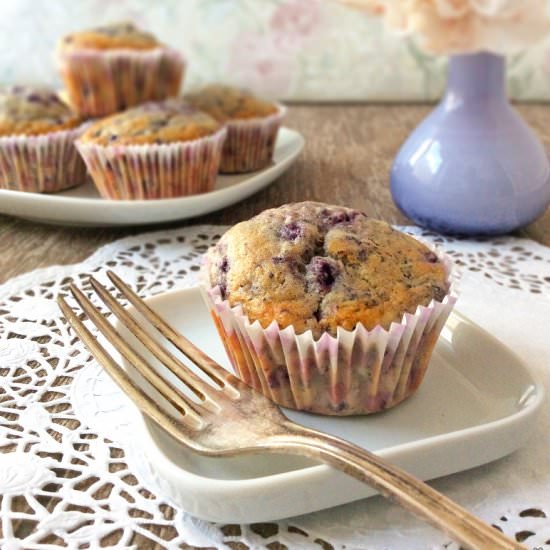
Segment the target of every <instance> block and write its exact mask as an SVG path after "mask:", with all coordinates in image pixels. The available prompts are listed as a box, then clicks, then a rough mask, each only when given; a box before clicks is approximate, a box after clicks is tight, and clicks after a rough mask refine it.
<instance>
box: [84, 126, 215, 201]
mask: <svg viewBox="0 0 550 550" xmlns="http://www.w3.org/2000/svg"><path fill="white" fill-rule="evenodd" d="M225 134H226V130H225V128H221V129H220V130H219V131H217V132H216V133H215V134H212V135H211V136H206V137H202V138H199V139H196V140H193V141H186V142H177V143H166V144H151V145H107V146H104V145H96V144H93V143H86V142H82V141H77V142H76V146H77V148H78V151H79V152H80V154H81V155H82V158H83V159H84V162H85V163H86V166H87V168H88V171H89V172H90V175H91V177H92V180H93V182H94V184H95V185H96V187H97V189H98V191H99V193H100V195H101V196H102V197H103V198H106V199H119V200H124V199H129V200H136V199H163V198H171V197H180V196H184V195H194V194H197V193H205V192H207V191H211V190H212V189H213V188H214V185H215V183H216V177H217V173H218V169H219V165H220V159H221V154H222V147H223V142H224V140H225Z"/></svg>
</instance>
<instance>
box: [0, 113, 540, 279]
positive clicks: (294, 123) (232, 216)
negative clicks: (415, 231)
mask: <svg viewBox="0 0 550 550" xmlns="http://www.w3.org/2000/svg"><path fill="white" fill-rule="evenodd" d="M518 108H519V110H520V111H521V113H522V114H523V115H524V117H525V119H526V120H527V122H529V123H530V124H531V125H532V126H533V127H534V128H535V130H536V131H537V132H538V134H539V135H540V137H541V138H542V140H543V142H544V144H545V146H546V147H547V148H548V149H550V130H548V129H549V128H550V105H549V106H543V105H521V106H519V107H518ZM430 109H431V106H429V105H295V106H291V107H290V109H289V114H288V119H287V122H286V124H287V125H288V126H290V127H291V128H296V129H297V130H299V131H300V132H301V133H302V134H303V135H304V137H305V139H306V146H305V149H304V151H303V153H302V154H301V156H300V157H299V159H298V160H297V162H296V163H295V164H294V165H293V166H292V167H291V168H290V169H289V170H288V172H287V173H286V174H284V175H283V176H281V177H280V178H279V179H278V180H277V182H275V183H274V184H273V185H271V186H270V187H268V188H267V189H265V190H263V191H261V192H259V193H257V194H256V195H254V196H252V197H250V198H248V199H246V200H245V201H243V202H241V203H240V204H237V205H234V206H230V207H228V208H226V209H225V210H222V211H220V212H216V213H213V214H210V215H207V216H202V217H200V218H196V219H193V220H187V221H185V222H177V223H171V224H169V225H164V226H162V225H156V226H141V227H125V228H77V227H56V226H50V225H44V224H39V223H31V222H27V221H25V220H20V219H16V218H11V217H8V216H1V215H0V258H1V260H0V266H1V269H0V283H2V282H4V281H6V280H7V279H9V278H11V277H13V276H14V275H18V274H20V273H25V272H27V271H31V270H33V269H36V268H38V267H43V266H49V265H53V264H70V263H75V262H80V261H82V260H83V259H84V258H86V257H87V256H89V255H90V254H91V253H92V252H94V250H95V249H96V248H98V247H99V246H101V245H102V244H106V243H108V242H111V241H113V240H115V239H118V238H121V237H124V236H127V235H133V234H136V233H140V232H143V231H151V230H154V229H162V227H167V228H168V227H178V226H182V225H185V224H196V223H217V224H233V223H235V222H237V221H240V220H243V219H246V218H249V217H251V216H253V215H254V214H256V213H258V212H260V211H261V210H263V209H265V208H268V207H272V206H277V205H279V204H283V203H285V202H291V201H299V200H306V199H314V200H319V201H324V202H328V203H339V204H343V205H347V206H353V207H356V208H359V209H362V210H364V211H365V212H367V214H369V215H371V216H374V217H378V218H381V219H384V220H387V221H389V222H396V223H406V222H407V219H406V218H405V217H404V216H403V215H402V214H401V213H400V212H399V211H398V210H397V208H396V207H395V205H394V204H393V202H392V200H391V195H390V191H389V184H388V172H389V169H390V166H391V162H392V159H393V157H394V156H395V154H396V152H397V150H398V148H399V146H400V144H401V143H402V142H403V140H404V139H405V138H406V136H407V135H408V134H409V133H410V132H411V131H412V130H413V128H414V127H415V126H416V125H417V124H418V122H419V121H420V120H421V119H422V118H423V117H424V116H425V115H426V114H427V113H428V112H429V111H430ZM521 233H522V234H524V235H527V236H529V237H532V238H533V239H536V240H538V241H539V242H542V243H544V244H547V245H550V210H549V211H547V212H546V214H545V215H544V216H542V218H540V219H539V220H538V221H536V222H535V223H534V224H532V225H530V226H529V227H527V228H526V229H524V230H523V231H521Z"/></svg>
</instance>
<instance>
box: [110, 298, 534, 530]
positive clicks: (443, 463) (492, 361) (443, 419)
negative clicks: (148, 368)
mask: <svg viewBox="0 0 550 550" xmlns="http://www.w3.org/2000/svg"><path fill="white" fill-rule="evenodd" d="M147 302H148V303H149V304H150V305H151V306H152V307H153V308H154V309H155V310H156V311H157V312H158V313H159V314H160V315H161V316H163V317H164V318H165V319H166V320H167V321H168V322H169V323H170V324H172V325H173V326H174V327H175V328H176V329H177V330H179V331H180V332H182V333H183V334H184V335H186V336H187V337H188V338H189V339H190V340H191V341H193V342H194V343H195V344H196V345H197V346H199V347H200V348H201V349H203V350H204V351H205V352H207V353H208V354H209V355H211V356H212V357H213V358H214V359H215V360H217V361H218V362H219V363H220V364H222V365H223V366H224V367H226V368H229V369H230V363H229V360H228V358H227V355H226V353H225V350H224V348H223V345H222V343H221V341H220V340H219V338H218V334H217V332H216V329H215V327H214V324H213V322H212V320H211V318H210V315H209V312H208V310H207V308H206V306H205V305H204V303H203V301H202V297H201V295H200V291H199V290H198V289H197V288H191V289H184V290H176V291H171V292H168V293H164V294H160V295H157V296H154V297H152V298H149V299H148V300H147ZM119 330H120V331H121V332H122V333H125V332H126V331H125V329H123V328H122V327H120V326H119ZM144 355H146V356H148V355H147V354H146V353H144ZM148 357H150V356H148ZM180 357H182V356H181V355H180ZM182 359H183V357H182ZM185 362H186V363H188V361H187V360H186V359H185ZM126 367H128V366H127V365H126ZM543 397H544V390H543V387H542V385H541V384H540V383H538V382H537V381H536V380H535V379H534V378H533V376H532V374H531V373H530V372H529V370H528V369H527V368H526V367H525V366H524V365H523V363H522V362H521V361H520V359H519V358H518V357H517V356H516V355H515V354H514V353H512V352H511V351H510V350H509V349H508V348H506V347H505V346H504V345H502V344H501V343H500V342H499V341H498V340H496V339H495V338H493V337H492V336H491V335H489V334H488V333H487V332H485V331H484V330H483V329H481V328H480V327H478V326H477V325H475V324H474V323H472V322H471V321H469V320H468V319H466V318H464V317H463V316H461V315H460V314H459V313H456V312H455V313H453V314H451V317H450V318H449V320H448V322H447V324H446V326H445V327H444V329H443V331H442V333H441V336H440V338H439V341H438V343H437V346H436V349H435V352H434V354H433V357H432V360H431V363H430V367H429V369H428V373H427V375H426V378H425V380H424V382H423V384H422V386H421V387H420V389H419V390H418V392H417V393H416V394H415V395H414V396H413V397H411V398H409V399H408V400H407V401H405V402H403V403H402V404H400V405H398V406H397V407H395V408H393V409H391V410H388V411H385V412H383V413H379V414H376V415H371V416H359V417H328V416H317V415H312V414H307V413H300V412H296V411H289V410H285V412H286V414H287V415H288V416H289V417H290V418H291V419H292V420H295V421H296V422H298V423H300V424H303V425H305V426H308V427H311V428H316V429H319V430H322V431H325V432H328V433H331V434H334V435H338V436H341V437H343V438H345V439H348V440H349V441H352V442H353V443H355V444H357V445H359V446H361V447H364V448H367V449H369V450H371V451H374V452H376V453H377V454H379V455H380V456H382V457H384V458H386V459H387V460H389V461H390V462H392V463H394V464H396V465H398V466H400V467H401V468H403V469H405V470H407V471H408V472H410V473H411V474H413V475H415V476H417V477H419V478H420V479H423V480H429V479H434V478H437V477H441V476H444V475H448V474H452V473H454V472H458V471H461V470H465V469H468V468H472V467H475V466H478V465H481V464H484V463H487V462H490V461H492V460H495V459H497V458H500V457H502V456H504V455H506V454H508V453H511V452H513V451H515V450H516V449H518V448H519V447H521V446H522V445H523V444H524V443H525V442H526V441H527V439H528V437H529V435H530V434H531V432H532V429H533V427H534V426H535V417H536V415H537V413H538V411H539V408H540V405H541V403H542V400H543ZM252 421H253V419H252ZM140 428H141V429H140V432H139V433H136V434H133V435H134V436H135V437H136V438H137V439H139V440H140V441H142V442H143V448H144V449H145V451H146V454H147V456H148V458H149V460H150V463H151V469H152V470H153V472H154V473H155V477H156V479H157V481H158V483H159V485H160V486H161V489H162V490H163V491H164V492H165V493H166V494H167V495H168V496H170V497H171V498H172V499H173V500H174V501H175V502H177V503H178V504H179V505H180V506H181V507H182V508H183V509H185V510H186V511H187V512H189V513H190V514H192V515H194V516H197V517H199V518H202V519H206V520H210V521H216V522H225V523H233V522H235V523H239V522H244V523H253V522H260V521H271V520H276V519H280V518H283V517H290V516H295V515H299V514H305V513H309V512H313V511H316V510H321V509H324V508H329V507H332V506H336V505H339V504H344V503H346V502H351V501H354V500H357V499H360V498H364V497H368V496H371V495H373V494H375V491H374V490H373V489H371V488H369V487H367V486H366V485H363V484H361V483H359V482H358V481H355V480H354V479H352V478H350V477H347V476H346V475H344V474H343V473H341V472H338V471H336V470H334V469H333V468H331V467H329V466H326V465H322V464H315V463H313V462H312V461H310V460H306V459H303V458H300V457H291V456H277V455H268V454H263V455H254V456H246V457H236V458H206V457H203V456H199V455H197V454H195V453H193V452H190V451H189V450H187V449H186V448H184V447H182V446H181V445H180V444H178V443H177V442H176V441H175V440H174V439H172V438H171V437H170V436H169V435H167V434H166V433H165V432H164V431H163V430H161V429H160V428H158V427H157V426H156V425H155V424H154V423H152V422H151V421H150V420H148V419H146V418H144V419H143V422H142V423H140ZM259 502H261V504H262V505H261V506H259V505H258V503H259Z"/></svg>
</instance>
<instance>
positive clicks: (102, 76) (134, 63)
mask: <svg viewBox="0 0 550 550" xmlns="http://www.w3.org/2000/svg"><path fill="white" fill-rule="evenodd" d="M58 63H59V67H60V70H61V75H62V77H63V81H64V83H65V87H66V90H67V97H68V100H69V103H70V105H71V106H72V108H73V109H74V110H75V111H76V112H77V113H79V114H80V115H83V116H89V117H97V116H105V115H110V114H112V113H116V112H118V111H122V110H124V109H126V108H128V107H132V106H134V105H139V104H140V103H145V102H146V101H160V100H162V99H167V98H169V97H176V96H177V95H178V94H179V90H180V87H181V83H182V81H183V77H184V73H185V67H186V62H185V60H184V58H183V56H182V55H181V54H180V53H179V52H178V51H176V50H173V49H171V48H155V49H153V50H145V51H144V50H129V49H128V50H92V49H82V50H78V51H70V52H63V51H62V52H58Z"/></svg>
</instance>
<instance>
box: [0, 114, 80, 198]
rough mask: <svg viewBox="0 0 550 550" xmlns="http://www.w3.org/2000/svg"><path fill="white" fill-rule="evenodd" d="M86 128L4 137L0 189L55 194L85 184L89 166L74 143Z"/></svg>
mask: <svg viewBox="0 0 550 550" xmlns="http://www.w3.org/2000/svg"><path fill="white" fill-rule="evenodd" d="M84 128H85V125H83V126H79V127H77V128H71V129H67V130H59V131H57V132H50V133H47V134H42V135H38V136H25V135H13V136H3V137H0V188H2V189H12V190H15V191H31V192H34V193H53V192H55V191H61V190H63V189H67V188H69V187H74V186H76V185H80V184H82V183H84V182H85V181H86V166H85V165H84V162H83V161H82V159H81V158H80V155H79V154H78V151H77V150H76V147H75V145H74V142H75V140H76V139H77V138H78V137H80V135H81V134H82V132H83V130H84Z"/></svg>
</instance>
